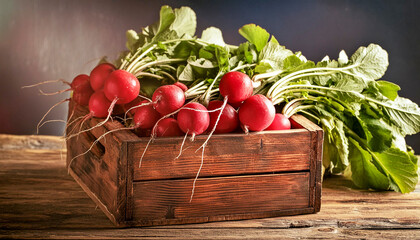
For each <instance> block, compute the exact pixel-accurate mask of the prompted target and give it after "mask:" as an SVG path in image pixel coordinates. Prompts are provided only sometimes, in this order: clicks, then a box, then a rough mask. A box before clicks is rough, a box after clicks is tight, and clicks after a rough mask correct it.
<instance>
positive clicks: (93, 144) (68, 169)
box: [67, 127, 133, 173]
mask: <svg viewBox="0 0 420 240" xmlns="http://www.w3.org/2000/svg"><path fill="white" fill-rule="evenodd" d="M132 129H133V127H127V128H119V129H114V130H110V131H108V132H106V133H104V134H102V135H101V136H100V137H98V138H97V139H96V140H95V141H94V142H93V143H92V145H90V147H89V149H88V150H86V151H85V152H83V153H81V154H79V155H76V156H75V157H73V158H72V159H71V160H70V162H69V165H68V167H67V171H68V173H70V166H71V164H72V163H73V161H74V159H76V158H78V157H81V156H83V155H85V154H87V153H88V152H90V151H91V150H92V148H93V147H94V146H95V144H97V143H98V142H99V141H100V140H101V139H102V138H104V137H105V136H106V135H108V134H110V133H113V132H117V131H121V130H132Z"/></svg>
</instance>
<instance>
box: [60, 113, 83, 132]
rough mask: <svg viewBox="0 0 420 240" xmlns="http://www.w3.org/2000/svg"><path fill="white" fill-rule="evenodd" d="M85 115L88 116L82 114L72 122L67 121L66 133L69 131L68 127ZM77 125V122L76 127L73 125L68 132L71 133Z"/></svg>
mask: <svg viewBox="0 0 420 240" xmlns="http://www.w3.org/2000/svg"><path fill="white" fill-rule="evenodd" d="M84 117H86V116H80V117H78V118H76V119H74V120H73V121H71V122H70V123H67V126H66V128H65V129H64V135H65V134H66V133H67V129H68V128H69V127H70V126H71V125H73V123H75V122H76V121H77V120H80V119H82V118H84ZM69 119H71V118H69ZM76 126H77V124H76V125H74V127H73V128H72V129H71V130H69V131H68V133H69V134H70V133H72V132H73V130H74V129H76Z"/></svg>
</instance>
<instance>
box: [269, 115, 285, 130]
mask: <svg viewBox="0 0 420 240" xmlns="http://www.w3.org/2000/svg"><path fill="white" fill-rule="evenodd" d="M290 127H291V123H290V120H289V118H287V117H286V116H284V115H283V114H281V113H277V114H276V115H275V116H274V120H273V122H272V123H271V125H270V126H268V128H266V129H265V130H286V129H290Z"/></svg>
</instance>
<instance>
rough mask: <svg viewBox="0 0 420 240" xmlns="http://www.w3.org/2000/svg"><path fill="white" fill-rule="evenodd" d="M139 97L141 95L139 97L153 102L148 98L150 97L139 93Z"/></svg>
mask: <svg viewBox="0 0 420 240" xmlns="http://www.w3.org/2000/svg"><path fill="white" fill-rule="evenodd" d="M139 97H141V98H143V99H146V100H147V101H149V102H153V101H152V99H150V98H148V97H146V96H143V95H139Z"/></svg>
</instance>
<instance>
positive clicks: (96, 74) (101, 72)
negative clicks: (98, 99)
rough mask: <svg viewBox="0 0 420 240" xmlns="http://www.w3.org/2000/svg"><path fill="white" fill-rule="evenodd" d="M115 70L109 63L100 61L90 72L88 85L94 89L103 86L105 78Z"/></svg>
mask: <svg viewBox="0 0 420 240" xmlns="http://www.w3.org/2000/svg"><path fill="white" fill-rule="evenodd" d="M113 71H115V67H114V66H113V65H112V64H109V63H101V64H99V65H98V66H96V67H95V68H94V69H93V70H92V71H91V72H90V86H91V87H92V89H93V90H94V91H97V90H100V89H102V88H103V87H104V83H105V80H106V78H107V77H108V76H109V74H111V72H113Z"/></svg>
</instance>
